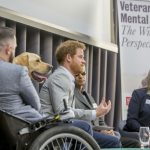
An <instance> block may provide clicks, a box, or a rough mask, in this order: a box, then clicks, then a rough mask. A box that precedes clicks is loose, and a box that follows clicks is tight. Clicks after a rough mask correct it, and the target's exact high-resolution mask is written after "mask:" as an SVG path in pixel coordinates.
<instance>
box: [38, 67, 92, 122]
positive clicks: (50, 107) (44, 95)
mask: <svg viewBox="0 0 150 150" xmlns="http://www.w3.org/2000/svg"><path fill="white" fill-rule="evenodd" d="M74 81H75V79H74V77H73V75H72V74H71V73H70V72H69V71H68V70H67V69H65V68H64V67H62V66H60V67H58V68H57V69H56V70H55V71H54V73H52V74H51V75H50V76H49V78H48V80H47V81H46V82H45V83H44V85H43V86H42V88H41V90H40V98H41V105H42V107H41V112H42V113H44V114H46V115H49V114H51V115H54V114H57V113H59V112H61V111H63V110H64V103H63V99H65V100H66V101H67V105H68V107H70V108H71V109H72V110H73V112H74V114H75V118H77V119H79V118H84V120H91V119H92V111H91V110H84V109H75V104H74V102H75V101H74V87H75V85H74Z"/></svg>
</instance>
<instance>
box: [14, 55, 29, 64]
mask: <svg viewBox="0 0 150 150" xmlns="http://www.w3.org/2000/svg"><path fill="white" fill-rule="evenodd" d="M28 57H29V56H28V53H27V52H24V53H22V54H20V55H18V56H17V57H15V58H14V59H13V63H14V64H19V65H22V66H28V65H29V58H28Z"/></svg>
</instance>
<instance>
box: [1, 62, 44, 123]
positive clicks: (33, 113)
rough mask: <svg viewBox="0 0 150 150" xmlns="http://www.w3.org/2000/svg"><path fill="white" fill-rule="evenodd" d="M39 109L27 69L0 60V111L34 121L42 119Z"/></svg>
mask: <svg viewBox="0 0 150 150" xmlns="http://www.w3.org/2000/svg"><path fill="white" fill-rule="evenodd" d="M40 107H41V105H40V99H39V96H38V94H37V92H36V90H35V88H34V86H33V84H32V82H31V80H30V77H29V76H28V70H27V68H24V67H22V66H19V65H15V64H11V63H8V62H4V61H2V60H0V109H2V110H5V111H7V112H9V113H12V114H13V115H17V116H18V117H21V118H23V119H25V120H27V121H36V120H38V119H41V118H42V116H41V115H40V113H39V112H38V111H39V109H40Z"/></svg>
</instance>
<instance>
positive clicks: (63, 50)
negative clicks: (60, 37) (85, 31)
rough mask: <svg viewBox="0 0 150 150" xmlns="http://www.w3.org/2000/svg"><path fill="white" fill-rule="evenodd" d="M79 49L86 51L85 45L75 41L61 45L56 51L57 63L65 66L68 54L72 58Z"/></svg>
mask: <svg viewBox="0 0 150 150" xmlns="http://www.w3.org/2000/svg"><path fill="white" fill-rule="evenodd" d="M77 48H81V49H83V50H85V49H86V47H85V44H83V43H81V42H79V41H74V40H68V41H65V42H63V43H62V44H60V45H59V46H58V47H57V49H56V59H57V62H58V63H59V64H63V62H64V60H65V57H66V56H67V54H70V55H71V56H73V55H75V54H76V49H77Z"/></svg>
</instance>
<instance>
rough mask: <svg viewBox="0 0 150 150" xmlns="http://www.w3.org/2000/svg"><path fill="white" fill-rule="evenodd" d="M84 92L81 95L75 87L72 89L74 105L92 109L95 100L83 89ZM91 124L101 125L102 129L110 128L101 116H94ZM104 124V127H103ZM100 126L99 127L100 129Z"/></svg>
mask: <svg viewBox="0 0 150 150" xmlns="http://www.w3.org/2000/svg"><path fill="white" fill-rule="evenodd" d="M84 93H85V94H86V96H85V95H83V94H82V93H81V92H80V91H79V90H78V89H77V88H75V91H74V97H75V107H76V108H80V109H85V110H87V109H91V110H94V109H95V108H94V106H95V105H96V103H95V100H94V99H93V97H92V96H91V95H90V94H88V93H87V92H85V91H84ZM92 124H93V125H95V126H103V127H102V128H103V129H110V128H109V127H108V126H107V125H106V124H105V122H104V119H103V118H102V117H100V118H96V119H95V120H94V121H92ZM104 126H105V127H104ZM102 128H101V129H102Z"/></svg>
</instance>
